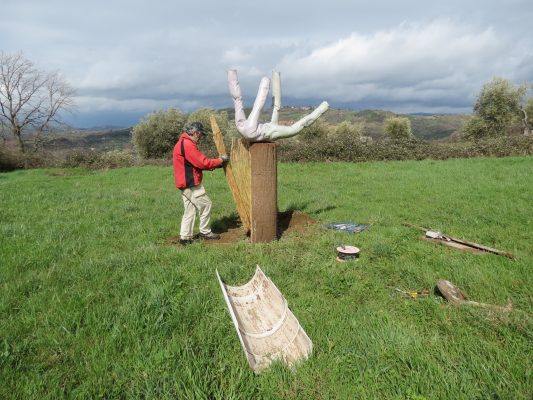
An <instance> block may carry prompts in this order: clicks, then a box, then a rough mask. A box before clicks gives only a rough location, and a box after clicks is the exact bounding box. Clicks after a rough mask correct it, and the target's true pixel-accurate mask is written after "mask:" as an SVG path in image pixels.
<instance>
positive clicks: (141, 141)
mask: <svg viewBox="0 0 533 400" xmlns="http://www.w3.org/2000/svg"><path fill="white" fill-rule="evenodd" d="M186 120H187V115H186V114H185V113H183V112H182V111H180V110H178V109H176V108H170V109H168V110H166V111H163V110H160V111H156V112H154V113H152V114H148V115H147V116H145V117H144V118H143V120H142V121H141V122H140V123H139V124H137V125H136V126H134V127H133V131H132V138H133V145H134V147H135V150H136V151H137V153H138V154H139V155H140V156H141V157H143V158H161V157H168V156H169V155H170V154H171V153H172V149H173V148H174V145H175V144H176V142H177V140H178V138H179V136H180V135H181V133H182V130H183V127H184V125H185V122H186Z"/></svg>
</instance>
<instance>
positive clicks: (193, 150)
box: [184, 140, 224, 170]
mask: <svg viewBox="0 0 533 400" xmlns="http://www.w3.org/2000/svg"><path fill="white" fill-rule="evenodd" d="M184 146H185V159H186V160H187V161H189V162H190V163H191V164H192V165H193V166H195V167H196V168H198V169H201V170H205V169H213V168H217V167H220V166H221V165H222V163H223V162H224V161H223V160H222V159H221V158H207V157H206V156H205V154H204V153H202V152H201V151H200V150H198V147H196V146H195V145H194V144H193V143H191V142H189V141H188V140H187V141H185V143H184Z"/></svg>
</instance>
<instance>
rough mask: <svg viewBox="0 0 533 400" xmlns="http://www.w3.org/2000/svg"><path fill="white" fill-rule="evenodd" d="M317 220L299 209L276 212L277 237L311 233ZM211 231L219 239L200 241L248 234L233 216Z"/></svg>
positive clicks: (171, 241) (175, 239) (169, 241)
mask: <svg viewBox="0 0 533 400" xmlns="http://www.w3.org/2000/svg"><path fill="white" fill-rule="evenodd" d="M316 225H317V221H315V220H314V219H313V218H311V217H310V216H309V215H307V214H305V213H303V212H301V211H293V210H289V211H284V212H280V213H278V239H283V238H284V237H286V236H289V235H292V234H295V235H301V234H312V233H316V232H317V230H316V229H313V228H312V227H313V226H316ZM213 231H214V232H216V233H218V234H219V235H220V239H219V240H204V241H203V242H202V243H203V244H207V245H228V244H233V243H237V242H240V241H249V236H248V235H246V232H245V231H244V229H243V228H242V226H241V224H240V223H239V221H238V219H236V218H233V217H228V218H223V219H222V220H221V221H215V222H214V223H213ZM179 241H180V237H179V235H178V236H171V237H168V238H166V239H165V240H164V244H166V245H176V244H179Z"/></svg>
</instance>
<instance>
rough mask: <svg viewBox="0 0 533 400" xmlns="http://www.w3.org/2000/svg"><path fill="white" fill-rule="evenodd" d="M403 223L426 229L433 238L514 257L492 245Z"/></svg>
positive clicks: (409, 225) (405, 223)
mask: <svg viewBox="0 0 533 400" xmlns="http://www.w3.org/2000/svg"><path fill="white" fill-rule="evenodd" d="M402 225H404V226H408V227H411V228H416V229H419V230H421V231H424V232H425V233H426V235H427V234H428V233H430V236H428V237H431V238H433V239H440V240H446V241H449V242H455V243H459V244H462V245H465V246H468V247H472V248H474V249H478V250H483V251H486V252H489V253H493V254H497V255H499V256H504V257H508V258H514V256H513V255H512V254H511V253H508V252H506V251H501V250H497V249H493V248H492V247H488V246H484V245H482V244H478V243H474V242H469V241H467V240H463V239H458V238H455V237H453V236H448V235H445V234H443V233H441V232H435V231H432V230H431V229H427V228H423V227H421V226H417V225H413V224H410V223H408V222H404V223H402Z"/></svg>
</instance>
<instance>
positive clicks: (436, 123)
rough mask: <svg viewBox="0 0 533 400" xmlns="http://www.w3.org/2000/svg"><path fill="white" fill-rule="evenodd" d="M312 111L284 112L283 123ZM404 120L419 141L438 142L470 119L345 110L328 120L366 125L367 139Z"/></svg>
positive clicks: (332, 113) (328, 115) (333, 113)
mask: <svg viewBox="0 0 533 400" xmlns="http://www.w3.org/2000/svg"><path fill="white" fill-rule="evenodd" d="M311 110H312V109H311V108H308V107H304V108H302V107H298V108H297V107H294V108H284V109H282V110H281V111H280V116H279V118H280V121H281V122H285V123H288V122H294V121H297V120H298V119H300V118H301V117H302V116H304V115H305V114H307V113H309V112H310V111H311ZM264 114H265V115H264V118H265V119H267V118H268V113H264ZM395 116H403V117H407V118H409V119H410V120H411V127H412V130H413V134H414V135H415V137H418V138H421V139H426V140H435V139H445V138H448V137H450V136H451V135H452V134H454V133H457V132H458V131H459V129H460V128H461V126H462V124H463V122H464V121H465V120H466V119H467V118H468V116H467V115H460V114H442V115H441V114H439V115H420V114H395V113H393V112H391V111H383V110H362V111H354V110H342V109H334V108H333V109H330V110H329V111H328V112H327V113H326V114H325V115H324V117H323V118H324V119H325V121H327V122H328V123H330V124H333V125H336V124H338V123H340V122H342V121H350V122H353V123H362V124H363V125H364V135H365V136H371V137H373V138H379V137H382V136H383V125H384V122H385V120H386V119H387V118H391V117H395Z"/></svg>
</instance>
